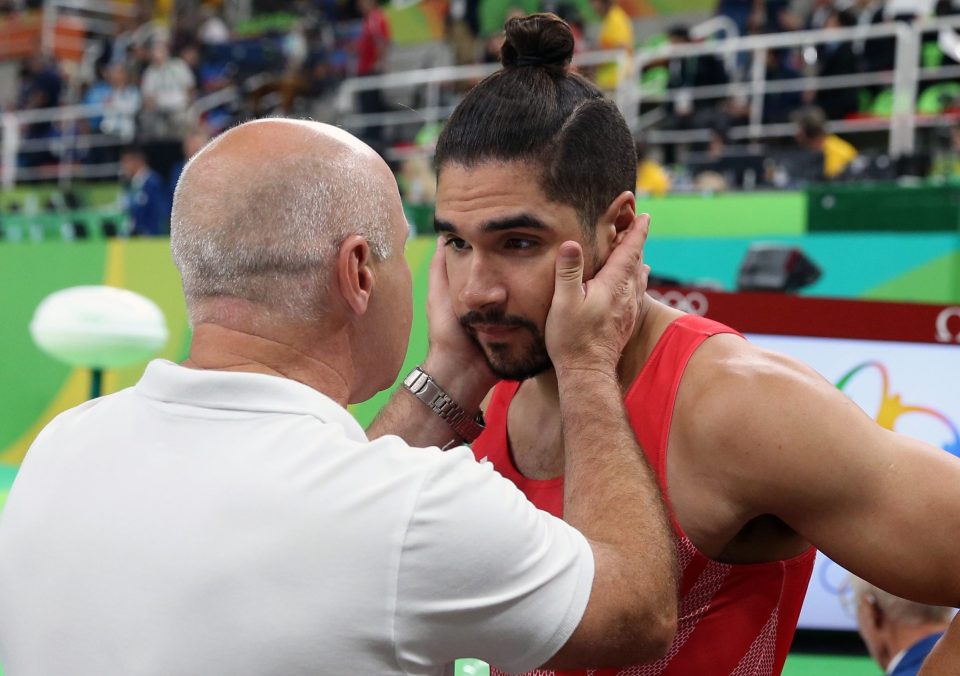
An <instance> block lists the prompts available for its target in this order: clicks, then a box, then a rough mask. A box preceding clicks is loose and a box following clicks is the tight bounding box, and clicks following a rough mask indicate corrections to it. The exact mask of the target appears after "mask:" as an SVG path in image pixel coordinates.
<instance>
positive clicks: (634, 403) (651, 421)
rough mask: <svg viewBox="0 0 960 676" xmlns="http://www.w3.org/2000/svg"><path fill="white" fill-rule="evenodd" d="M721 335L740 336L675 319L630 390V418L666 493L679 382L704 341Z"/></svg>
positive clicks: (703, 322)
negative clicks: (669, 446)
mask: <svg viewBox="0 0 960 676" xmlns="http://www.w3.org/2000/svg"><path fill="white" fill-rule="evenodd" d="M722 333H731V334H734V335H737V336H739V335H741V334H740V333H739V332H738V331H736V330H734V329H731V328H730V327H728V326H725V325H723V324H720V323H719V322H715V321H713V320H711V319H707V318H705V317H700V316H697V315H685V316H683V317H680V318H678V319H676V320H674V321H673V322H672V323H671V324H670V325H669V326H667V328H666V330H665V331H664V332H663V335H661V336H660V339H659V340H658V341H657V344H656V346H654V348H653V352H652V353H651V354H650V356H649V357H648V358H647V361H646V363H645V364H644V365H643V368H642V369H641V370H640V373H639V375H638V376H637V377H636V378H635V379H634V381H633V383H632V384H631V385H630V389H628V390H627V395H626V397H625V403H626V408H627V415H628V417H629V419H630V423H631V425H632V426H633V429H634V431H635V432H636V434H637V439H638V441H639V442H640V445H641V447H642V448H643V450H644V453H645V454H646V455H647V459H648V461H649V462H650V464H651V466H652V467H653V468H654V470H655V471H656V474H657V480H658V481H659V483H660V487H661V488H662V489H663V490H664V491H666V459H667V453H666V451H667V443H668V441H669V438H670V424H671V422H672V419H673V409H674V405H675V403H676V399H677V391H678V390H679V388H680V380H681V379H682V378H683V374H684V371H686V368H687V364H688V363H689V361H690V358H691V357H692V356H693V353H694V352H696V350H697V348H698V347H700V345H702V344H703V341H705V340H706V339H707V338H710V337H711V336H715V335H718V334H722Z"/></svg>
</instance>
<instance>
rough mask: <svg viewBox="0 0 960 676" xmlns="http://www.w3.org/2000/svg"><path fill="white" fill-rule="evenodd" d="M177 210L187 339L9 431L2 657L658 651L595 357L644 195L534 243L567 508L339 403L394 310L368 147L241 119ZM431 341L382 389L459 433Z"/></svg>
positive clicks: (631, 264)
mask: <svg viewBox="0 0 960 676" xmlns="http://www.w3.org/2000/svg"><path fill="white" fill-rule="evenodd" d="M172 221H173V222H172V237H171V244H172V250H173V258H174V261H175V262H176V264H177V266H178V267H179V269H180V273H181V275H182V278H183V288H184V295H185V298H186V302H187V307H188V310H189V314H190V320H191V323H192V325H193V329H194V332H193V340H192V344H191V348H190V355H189V359H188V360H187V361H186V362H184V363H183V364H182V365H177V364H173V363H171V362H166V361H159V360H158V361H154V362H151V363H150V364H149V365H148V366H147V369H146V371H145V373H144V375H143V377H142V379H141V380H140V382H139V383H138V384H137V385H136V386H135V387H133V388H130V389H127V390H124V391H121V392H118V393H116V394H112V395H110V396H107V397H103V398H101V399H98V400H95V401H91V402H88V403H87V404H84V405H82V406H79V407H77V408H75V409H72V410H70V411H67V412H66V413H64V414H62V415H60V416H59V417H57V418H56V419H55V420H54V421H53V422H52V423H51V424H50V425H48V426H47V428H46V429H44V430H43V432H42V433H41V434H40V435H39V436H38V438H37V439H36V441H35V442H34V444H33V446H32V447H31V449H30V451H29V453H28V455H27V457H26V460H25V461H24V463H23V466H22V468H21V470H20V473H19V475H18V477H17V480H16V483H15V484H14V486H13V489H12V491H11V493H10V496H9V499H8V501H7V503H6V509H5V511H4V513H3V516H2V520H0V551H2V556H0V663H2V664H3V667H4V669H5V670H6V673H7V675H8V676H31V675H34V674H35V675H38V676H39V675H41V674H42V675H44V676H50V675H52V674H71V676H85V675H89V676H93V675H97V676H103V675H104V674H138V675H142V674H163V675H164V676H170V675H176V674H184V675H186V674H189V675H195V674H230V675H231V676H242V675H244V674H250V675H266V674H276V675H280V674H282V675H283V676H292V675H296V674H311V675H315V674H331V675H336V676H341V675H343V674H362V675H364V676H367V675H371V676H372V675H374V674H376V675H378V676H379V675H382V674H437V673H442V672H443V671H445V670H446V669H447V668H448V666H449V664H450V663H451V662H452V661H453V660H454V659H455V658H457V657H468V656H469V657H479V658H482V659H485V660H488V661H491V662H496V663H497V664H500V665H503V666H505V667H506V668H509V669H514V670H517V671H523V670H527V669H531V668H534V667H537V666H539V665H542V664H544V663H547V664H550V665H553V666H555V667H558V668H559V667H575V666H585V665H586V664H604V663H608V664H622V663H626V662H631V661H635V660H637V659H638V658H645V657H650V656H654V655H657V654H659V653H661V652H662V651H663V650H665V648H666V646H667V645H669V643H670V641H671V639H672V634H673V631H674V626H675V622H676V617H675V607H676V596H675V593H676V592H675V587H676V578H675V573H674V569H675V562H674V560H673V558H672V552H673V548H672V546H671V544H670V534H669V527H668V523H667V521H666V518H665V515H664V510H663V508H662V505H661V504H660V499H659V494H658V493H657V489H656V486H655V483H654V480H653V477H652V474H651V472H650V471H649V469H648V468H647V467H646V465H645V464H644V461H643V460H642V454H641V453H640V451H639V449H638V448H637V446H636V442H635V441H634V440H633V435H632V434H631V433H630V430H629V427H628V426H627V423H626V418H625V415H624V412H623V408H622V404H621V400H620V399H621V398H620V391H619V388H618V386H617V381H616V377H615V369H616V361H617V355H619V352H620V348H621V347H622V345H623V343H624V342H625V341H626V339H627V337H628V336H629V335H630V333H631V331H632V330H633V327H634V325H635V322H636V316H637V312H638V302H639V297H640V294H641V293H642V291H643V287H644V281H645V272H644V269H643V266H642V264H641V262H640V255H641V250H642V246H643V242H644V239H645V237H646V222H645V221H644V220H642V219H638V220H637V221H636V222H635V223H634V224H633V226H632V227H631V228H629V229H628V230H627V231H626V232H625V233H624V236H623V237H622V238H621V240H620V241H619V242H618V246H617V248H616V250H615V251H614V253H613V255H612V256H611V257H610V262H608V264H607V265H606V266H605V267H604V268H603V270H602V271H601V272H600V273H599V274H598V275H597V276H596V277H595V278H594V279H592V280H591V281H590V282H588V284H587V285H586V286H584V285H583V284H582V272H583V256H582V251H581V249H580V247H579V246H578V245H577V244H575V243H570V244H568V245H566V246H565V247H561V249H560V255H559V257H558V261H557V292H556V295H555V296H554V299H553V308H554V309H553V310H551V314H550V318H549V320H548V326H547V331H546V336H547V347H548V349H549V350H550V354H551V357H552V358H553V360H554V363H555V364H556V365H557V371H558V374H559V386H560V390H561V392H560V399H561V402H562V405H563V410H564V418H565V430H564V432H565V441H566V445H567V448H568V459H569V460H568V462H569V463H570V464H569V465H568V471H567V486H568V491H569V508H568V515H569V516H573V517H574V520H576V522H577V525H578V526H579V528H580V531H582V533H581V532H580V531H577V530H575V529H574V528H573V527H571V526H569V525H567V524H566V523H564V522H563V521H561V520H559V519H556V518H554V517H551V516H549V515H548V514H546V513H545V512H541V511H539V510H537V509H535V508H534V507H533V506H532V505H531V504H530V503H529V502H527V500H526V499H525V498H524V497H523V495H522V494H521V493H520V492H519V491H517V490H516V489H515V488H514V487H513V486H512V484H510V483H509V482H507V481H506V480H504V479H503V478H502V477H500V476H499V475H498V474H496V473H495V472H493V470H492V469H491V467H490V466H489V465H483V464H478V463H476V462H475V461H474V460H473V457H472V455H471V454H470V452H469V451H468V450H467V449H465V448H460V449H456V450H453V451H449V452H447V453H442V452H441V451H440V450H439V449H437V448H411V447H409V446H407V445H406V444H405V443H404V442H403V441H402V440H401V439H399V438H398V437H396V436H390V435H386V436H382V437H381V438H379V439H376V440H375V441H370V440H368V438H367V436H366V435H365V434H364V432H363V430H361V429H360V427H359V426H358V425H357V423H356V422H355V421H354V420H353V419H352V418H351V417H350V415H349V414H348V413H347V410H346V408H345V407H346V406H347V404H349V403H351V402H357V401H362V400H364V399H367V398H368V397H370V396H371V395H372V394H374V393H375V392H377V391H378V390H382V389H383V388H385V387H388V386H389V385H390V384H391V383H392V382H393V381H394V379H395V378H396V375H397V372H398V370H399V368H400V365H401V363H402V360H403V357H404V354H405V351H406V347H407V340H408V334H409V329H410V319H411V288H410V287H411V280H410V272H409V270H408V268H407V265H406V262H405V259H404V257H403V247H404V241H405V238H406V233H407V226H406V222H405V220H404V216H403V211H402V208H401V204H400V199H399V195H398V192H397V186H396V183H395V182H394V180H393V177H392V176H391V174H390V171H389V169H388V168H387V166H386V165H385V164H384V163H383V161H382V160H381V159H380V158H379V157H378V156H376V155H375V154H374V153H373V152H372V151H371V150H370V149H369V148H368V147H366V146H365V145H363V144H362V143H360V142H359V141H357V140H356V139H354V138H353V137H351V136H349V135H348V134H346V133H345V132H343V131H340V130H338V129H335V128H332V127H329V126H325V125H321V124H316V123H308V122H298V121H291V120H264V121H258V122H251V123H248V124H244V125H241V126H239V127H237V128H235V129H233V130H231V131H229V132H227V133H226V134H224V135H222V136H221V137H220V138H219V139H218V140H216V141H214V142H213V143H211V144H209V145H207V146H206V147H205V148H204V149H203V150H202V151H201V152H200V153H198V154H197V155H196V157H195V158H194V159H193V160H192V161H191V162H190V163H189V164H188V165H187V167H186V168H185V170H184V173H183V175H182V177H181V180H180V182H179V184H178V186H177V190H176V195H175V200H174V208H173V219H172ZM442 269H443V268H442V258H441V257H437V258H436V259H435V265H434V267H433V272H434V274H437V273H438V272H440V271H442ZM561 326H562V327H566V329H567V330H564V331H563V332H558V331H557V329H556V327H561ZM578 326H584V327H589V328H590V330H589V333H586V332H581V331H577V330H576V329H575V328H574V329H572V330H571V328H570V327H578ZM426 365H429V367H428V368H429V369H433V374H432V375H433V376H435V377H436V378H437V379H438V380H433V379H431V377H430V375H428V373H424V372H420V371H418V372H417V373H416V374H415V377H413V378H412V379H408V384H409V386H410V390H409V391H407V390H403V391H401V392H399V393H398V394H397V395H396V396H397V397H400V398H406V401H409V403H411V404H413V405H416V406H422V405H424V404H429V405H431V406H434V407H436V410H437V411H438V412H442V413H443V414H444V416H445V417H444V419H442V420H441V419H440V417H439V416H438V417H437V420H438V422H436V423H433V424H436V425H437V426H438V429H439V430H441V432H437V433H442V430H446V431H447V433H449V435H450V436H451V437H452V436H453V431H452V430H457V434H463V433H465V430H467V429H468V427H469V425H470V424H475V423H473V422H472V421H469V420H465V419H463V417H462V416H460V417H457V416H456V415H455V413H456V408H455V407H453V406H451V405H450V401H449V398H448V399H444V398H443V397H442V396H441V395H440V392H441V390H442V387H443V385H444V382H443V374H448V373H452V372H453V371H454V370H455V369H456V367H457V365H456V364H455V363H452V362H451V359H450V358H449V356H448V355H445V354H444V353H443V352H442V351H440V352H439V353H438V352H437V350H433V351H432V352H431V355H430V358H429V359H428V361H427V362H426ZM451 382H452V381H451ZM450 389H451V393H452V394H453V395H454V396H455V395H456V391H455V387H451V388H450ZM425 392H429V393H432V396H431V398H430V400H429V401H427V400H425V399H424V396H423V395H424V393H425ZM417 399H420V400H421V401H423V402H424V404H421V403H418V402H417ZM601 435H602V438H603V444H598V443H596V440H597V439H599V438H600V437H601Z"/></svg>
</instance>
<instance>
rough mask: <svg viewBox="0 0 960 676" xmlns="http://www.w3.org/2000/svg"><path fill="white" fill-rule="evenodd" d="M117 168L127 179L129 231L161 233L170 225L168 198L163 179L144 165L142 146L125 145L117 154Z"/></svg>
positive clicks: (143, 233) (145, 161)
mask: <svg viewBox="0 0 960 676" xmlns="http://www.w3.org/2000/svg"><path fill="white" fill-rule="evenodd" d="M120 168H121V171H122V172H123V176H124V178H126V180H127V190H126V194H125V202H126V208H127V215H128V216H129V217H130V225H131V229H130V234H131V235H133V236H152V235H160V234H163V233H164V232H165V231H166V230H167V228H168V227H169V225H170V201H169V193H168V192H167V187H166V183H165V182H164V180H163V179H162V178H160V175H159V174H157V172H155V171H154V170H153V169H151V168H150V167H149V165H147V158H146V155H145V154H144V152H143V150H142V149H141V148H138V147H136V146H128V147H126V148H124V150H123V152H122V153H121V154H120Z"/></svg>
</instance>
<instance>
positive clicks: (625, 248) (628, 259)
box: [597, 214, 650, 281]
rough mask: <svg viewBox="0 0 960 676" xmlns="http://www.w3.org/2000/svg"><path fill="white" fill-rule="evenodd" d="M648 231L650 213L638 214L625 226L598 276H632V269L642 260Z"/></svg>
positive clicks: (614, 277)
mask: <svg viewBox="0 0 960 676" xmlns="http://www.w3.org/2000/svg"><path fill="white" fill-rule="evenodd" d="M649 231H650V215H649V214H640V215H639V216H637V217H636V218H634V220H633V223H631V224H630V227H629V228H627V230H626V234H625V235H624V237H623V240H622V241H621V242H620V244H619V245H618V246H617V247H616V248H615V249H614V250H613V251H612V252H611V253H610V256H609V257H608V258H607V261H606V263H604V264H603V268H601V270H600V272H599V273H597V277H598V278H605V279H610V280H611V281H612V280H615V279H617V278H620V277H631V278H632V277H634V276H635V274H634V272H633V271H634V270H636V268H637V266H638V265H639V264H640V261H641V260H643V246H644V244H646V241H647V233H648V232H649Z"/></svg>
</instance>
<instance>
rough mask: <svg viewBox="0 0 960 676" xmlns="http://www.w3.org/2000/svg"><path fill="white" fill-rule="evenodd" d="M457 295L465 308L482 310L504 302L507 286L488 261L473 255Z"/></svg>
mask: <svg viewBox="0 0 960 676" xmlns="http://www.w3.org/2000/svg"><path fill="white" fill-rule="evenodd" d="M459 296H460V302H461V303H463V305H464V307H466V308H467V310H484V309H489V308H491V307H496V306H498V305H502V304H503V303H505V302H506V300H507V288H506V286H505V285H504V283H503V280H502V278H501V277H500V275H498V274H497V271H496V269H495V268H494V267H493V266H492V265H490V264H489V261H485V260H484V258H483V257H482V256H474V257H473V260H472V261H471V262H470V268H469V271H468V273H467V280H466V283H465V284H464V285H463V287H462V288H461V289H460V294H459Z"/></svg>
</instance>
